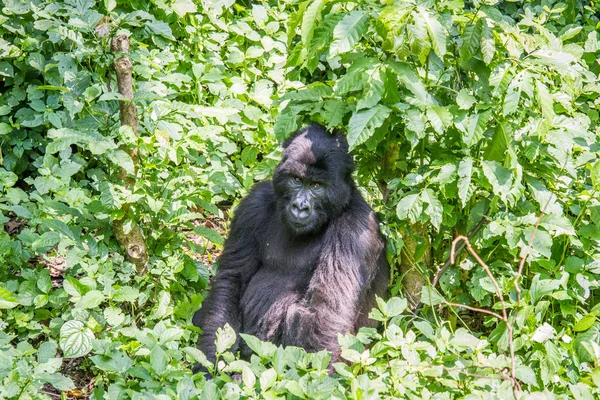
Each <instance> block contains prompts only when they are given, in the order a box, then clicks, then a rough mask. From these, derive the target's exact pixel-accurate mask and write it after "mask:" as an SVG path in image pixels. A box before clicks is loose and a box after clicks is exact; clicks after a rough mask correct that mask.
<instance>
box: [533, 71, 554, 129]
mask: <svg viewBox="0 0 600 400" xmlns="http://www.w3.org/2000/svg"><path fill="white" fill-rule="evenodd" d="M535 85H536V93H537V102H538V104H539V105H540V108H541V109H542V115H543V116H544V118H545V119H546V120H547V121H548V122H552V119H553V118H554V106H553V100H552V96H551V95H550V92H548V88H547V87H546V85H544V84H543V83H542V82H541V81H540V80H536V82H535Z"/></svg>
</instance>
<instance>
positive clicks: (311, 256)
mask: <svg viewBox="0 0 600 400" xmlns="http://www.w3.org/2000/svg"><path fill="white" fill-rule="evenodd" d="M319 247H320V246H319V245H318V244H317V245H316V246H315V244H314V243H311V244H310V245H308V243H306V244H304V243H286V242H285V240H282V239H281V238H274V239H273V240H272V241H270V242H265V243H264V244H263V248H262V254H261V255H262V257H261V266H260V269H259V270H258V271H257V272H256V274H255V275H254V276H253V277H252V278H251V279H250V280H249V282H247V284H246V285H245V288H244V290H243V293H242V297H241V299H240V300H241V301H240V306H241V309H242V316H243V330H244V332H245V333H250V334H253V335H256V336H258V337H259V338H261V339H263V340H266V339H268V340H272V341H275V342H277V341H278V338H279V335H280V333H281V329H282V326H283V324H282V323H283V321H284V320H285V317H286V313H287V310H288V308H289V307H290V306H291V305H292V304H295V303H298V302H299V301H300V300H301V299H302V297H303V295H304V292H305V291H306V288H307V286H308V283H309V282H310V279H311V277H312V275H313V272H314V269H315V267H316V265H317V263H318V259H319V251H318V249H319Z"/></svg>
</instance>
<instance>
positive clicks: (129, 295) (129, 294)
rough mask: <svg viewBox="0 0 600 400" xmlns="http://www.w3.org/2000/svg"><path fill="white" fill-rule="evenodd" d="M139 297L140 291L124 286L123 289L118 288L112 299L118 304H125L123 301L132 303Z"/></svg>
mask: <svg viewBox="0 0 600 400" xmlns="http://www.w3.org/2000/svg"><path fill="white" fill-rule="evenodd" d="M138 297H140V291H139V290H138V289H136V288H133V287H130V286H123V287H120V288H118V289H117V290H116V291H115V292H114V294H113V296H112V299H113V300H114V301H118V302H123V301H129V302H132V301H134V300H136V299H137V298H138Z"/></svg>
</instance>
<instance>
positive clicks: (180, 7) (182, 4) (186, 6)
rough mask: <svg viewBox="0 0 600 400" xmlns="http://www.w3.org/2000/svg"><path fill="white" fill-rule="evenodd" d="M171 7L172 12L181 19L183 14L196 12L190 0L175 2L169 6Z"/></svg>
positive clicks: (177, 0) (176, 0)
mask: <svg viewBox="0 0 600 400" xmlns="http://www.w3.org/2000/svg"><path fill="white" fill-rule="evenodd" d="M171 7H172V8H173V11H175V13H176V14H177V15H179V17H183V16H184V15H185V14H188V13H195V12H196V11H198V9H197V8H196V5H195V4H194V2H193V1H192V0H175V1H173V3H172V4H171Z"/></svg>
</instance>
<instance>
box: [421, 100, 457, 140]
mask: <svg viewBox="0 0 600 400" xmlns="http://www.w3.org/2000/svg"><path fill="white" fill-rule="evenodd" d="M427 119H429V122H430V123H431V126H432V128H433V130H435V131H436V132H437V133H439V134H440V135H441V134H443V133H444V131H445V130H446V129H447V128H448V127H449V126H450V125H452V113H450V111H448V109H447V108H446V107H441V106H434V107H431V108H428V109H427Z"/></svg>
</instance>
